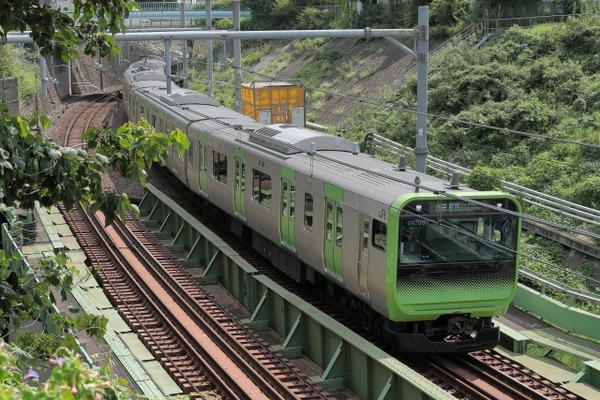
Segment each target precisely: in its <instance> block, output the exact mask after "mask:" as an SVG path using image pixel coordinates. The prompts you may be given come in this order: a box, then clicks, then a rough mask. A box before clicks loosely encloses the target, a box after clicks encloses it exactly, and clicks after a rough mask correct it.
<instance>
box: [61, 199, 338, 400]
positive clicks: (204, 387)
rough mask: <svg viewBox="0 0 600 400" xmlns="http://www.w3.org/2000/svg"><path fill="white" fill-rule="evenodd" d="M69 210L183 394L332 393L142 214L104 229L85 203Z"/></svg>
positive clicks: (120, 301) (109, 287) (125, 309)
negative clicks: (216, 294) (220, 300)
mask: <svg viewBox="0 0 600 400" xmlns="http://www.w3.org/2000/svg"><path fill="white" fill-rule="evenodd" d="M64 215H65V219H66V220H67V222H68V223H69V225H70V226H71V229H72V230H73V232H74V233H75V235H76V236H77V237H78V240H80V242H81V246H82V248H83V249H85V250H84V251H85V253H86V256H87V258H88V260H90V262H91V263H92V265H93V266H94V271H95V274H96V275H97V279H98V280H99V281H100V282H101V283H102V285H103V287H104V290H105V291H106V292H107V294H108V297H109V299H110V300H111V301H112V302H113V303H114V304H115V306H116V307H117V309H118V310H119V312H120V313H121V315H122V316H123V318H124V319H125V320H126V321H127V322H128V324H129V325H130V326H131V327H132V329H133V330H134V331H135V332H136V333H137V334H138V336H139V337H140V338H141V340H142V341H143V342H144V343H145V344H146V346H147V347H148V348H149V350H150V351H151V352H152V353H153V355H154V356H155V357H156V358H157V359H158V360H159V361H160V362H161V364H162V365H163V367H164V368H165V369H166V370H167V371H169V374H170V375H171V377H172V378H173V379H174V380H175V381H176V382H177V383H178V384H179V386H180V387H181V388H182V390H183V391H184V392H185V393H187V394H190V395H193V394H198V393H202V392H206V391H215V392H217V393H218V394H219V395H220V396H222V397H223V398H227V399H260V398H264V399H295V398H305V399H327V398H331V396H330V395H329V394H328V393H327V392H326V391H324V390H323V389H321V388H320V387H318V386H317V385H316V384H315V383H314V382H312V381H311V380H310V379H309V378H308V377H307V376H306V375H305V374H304V373H302V372H301V371H299V370H298V369H297V368H296V367H295V366H294V365H293V364H291V363H290V362H289V360H287V359H285V358H284V357H282V356H280V355H279V354H278V353H276V352H273V351H272V350H271V349H270V347H269V344H268V343H266V342H265V341H264V340H263V339H261V338H260V337H258V336H257V335H255V334H254V333H253V332H252V331H250V330H249V329H247V328H246V327H245V326H244V325H242V324H241V323H240V322H238V321H237V320H236V319H235V318H233V317H232V316H231V315H230V314H229V313H228V312H227V311H225V310H224V309H223V308H222V307H221V306H219V305H218V304H217V303H216V301H215V300H214V299H213V298H211V296H209V295H208V294H207V293H206V292H205V291H204V289H202V288H201V287H200V286H199V285H197V284H196V283H195V282H194V280H193V278H192V277H191V276H190V275H189V274H187V273H186V272H185V271H184V270H183V269H182V268H181V267H180V266H179V263H178V262H177V260H176V259H175V258H174V257H173V256H171V255H169V252H168V251H167V250H166V249H165V248H164V247H163V246H162V244H160V242H158V240H157V239H156V238H153V237H152V236H151V235H149V234H148V231H147V229H146V228H145V227H144V226H143V225H142V224H141V223H140V222H139V221H138V220H136V219H131V218H129V219H128V221H127V225H128V227H126V226H123V225H122V224H120V223H115V224H113V226H111V227H109V228H107V230H106V231H105V230H104V229H103V225H104V220H103V218H102V217H100V216H98V215H94V217H90V218H88V217H87V214H86V213H85V212H84V211H83V210H82V209H81V207H78V210H77V211H76V212H75V213H66V212H65V213H64ZM134 232H135V233H134ZM99 238H101V240H99Z"/></svg>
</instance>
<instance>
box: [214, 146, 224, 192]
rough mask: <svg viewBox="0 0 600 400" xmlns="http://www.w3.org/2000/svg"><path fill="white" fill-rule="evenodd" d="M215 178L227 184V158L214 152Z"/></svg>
mask: <svg viewBox="0 0 600 400" xmlns="http://www.w3.org/2000/svg"><path fill="white" fill-rule="evenodd" d="M213 178H214V179H215V180H217V181H219V182H221V183H223V184H225V185H226V184H227V156H225V154H221V153H219V152H217V151H214V150H213Z"/></svg>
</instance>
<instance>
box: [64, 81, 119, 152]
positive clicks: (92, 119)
mask: <svg viewBox="0 0 600 400" xmlns="http://www.w3.org/2000/svg"><path fill="white" fill-rule="evenodd" d="M115 101H116V98H115V97H114V96H113V95H112V94H110V93H99V94H94V95H89V96H86V97H85V99H84V101H80V102H78V103H77V107H79V110H78V111H77V114H76V115H75V116H74V117H72V119H71V120H70V121H69V125H68V127H67V136H66V138H65V143H64V145H65V146H68V147H79V146H81V145H82V142H83V139H82V137H83V134H84V133H85V132H86V131H87V130H88V129H89V128H90V127H91V126H101V124H102V121H103V119H104V118H105V117H106V114H107V110H109V109H110V108H111V106H112V104H113V103H114V102H115Z"/></svg>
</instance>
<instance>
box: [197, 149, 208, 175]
mask: <svg viewBox="0 0 600 400" xmlns="http://www.w3.org/2000/svg"><path fill="white" fill-rule="evenodd" d="M198 147H199V149H198V160H199V162H198V164H200V171H206V164H205V161H204V151H205V148H204V145H203V144H202V143H199V144H198Z"/></svg>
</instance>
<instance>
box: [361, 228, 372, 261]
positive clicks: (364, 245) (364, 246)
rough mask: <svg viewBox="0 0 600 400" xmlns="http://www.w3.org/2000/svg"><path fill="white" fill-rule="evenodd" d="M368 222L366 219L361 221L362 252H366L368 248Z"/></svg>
mask: <svg viewBox="0 0 600 400" xmlns="http://www.w3.org/2000/svg"><path fill="white" fill-rule="evenodd" d="M370 225H371V224H370V223H369V220H368V219H365V220H364V221H363V237H362V252H363V254H367V251H368V249H369V235H370V234H369V228H370Z"/></svg>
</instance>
